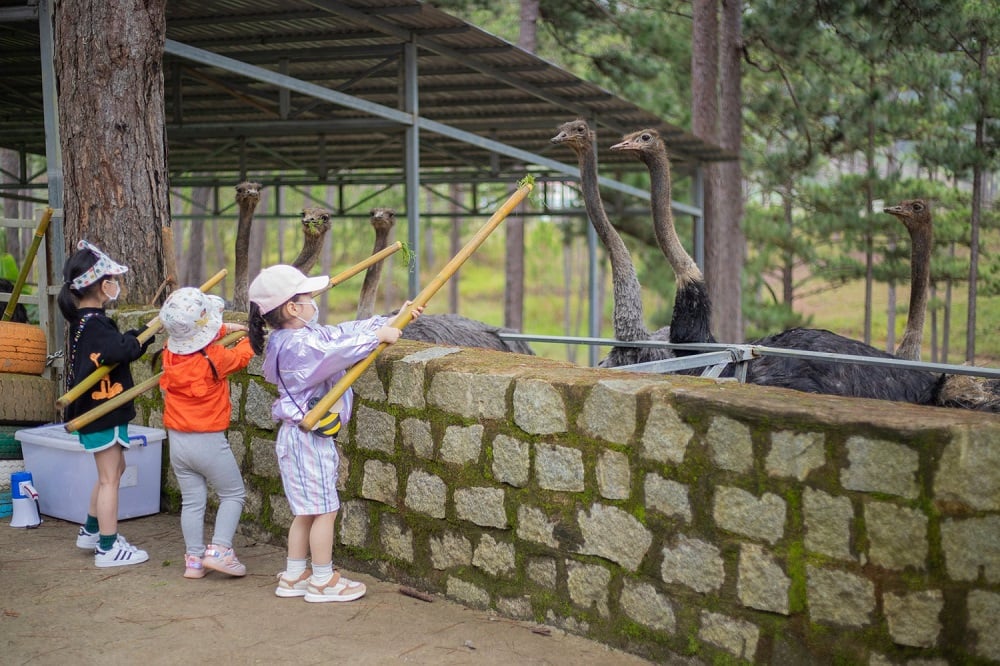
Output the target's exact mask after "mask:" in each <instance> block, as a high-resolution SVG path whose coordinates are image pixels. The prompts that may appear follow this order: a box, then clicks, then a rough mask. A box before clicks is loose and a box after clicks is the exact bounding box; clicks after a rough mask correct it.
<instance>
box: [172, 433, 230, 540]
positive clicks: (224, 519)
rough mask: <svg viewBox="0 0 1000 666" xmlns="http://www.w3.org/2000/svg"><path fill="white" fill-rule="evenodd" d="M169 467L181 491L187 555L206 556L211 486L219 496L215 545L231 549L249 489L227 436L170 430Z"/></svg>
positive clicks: (182, 523)
mask: <svg viewBox="0 0 1000 666" xmlns="http://www.w3.org/2000/svg"><path fill="white" fill-rule="evenodd" d="M168 433H169V436H170V465H171V466H172V467H173V468H174V474H175V475H176V476H177V485H178V486H180V489H181V532H183V533H184V546H185V548H186V552H187V554H188V555H196V556H198V557H201V556H202V555H204V554H205V505H206V503H207V502H208V486H211V487H212V490H214V491H215V492H216V494H217V495H218V496H219V511H218V513H217V514H216V516H215V534H214V535H213V536H212V543H213V544H215V545H216V546H226V547H232V545H233V535H234V534H236V528H237V526H239V524H240V515H241V514H242V513H243V498H244V497H246V488H245V487H244V486H243V476H242V475H241V474H240V468H239V466H237V464H236V458H234V457H233V451H232V449H230V448H229V442H228V441H227V440H226V433H225V432H178V431H177V430H169V431H168Z"/></svg>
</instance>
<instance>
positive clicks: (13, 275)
mask: <svg viewBox="0 0 1000 666" xmlns="http://www.w3.org/2000/svg"><path fill="white" fill-rule="evenodd" d="M17 275H18V270H17V261H16V260H15V259H14V257H13V256H12V255H11V254H10V253H9V252H4V253H3V254H0V278H3V279H4V280H10V281H11V282H14V281H15V280H17Z"/></svg>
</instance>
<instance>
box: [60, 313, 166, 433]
mask: <svg viewBox="0 0 1000 666" xmlns="http://www.w3.org/2000/svg"><path fill="white" fill-rule="evenodd" d="M79 315H80V316H79V318H78V319H76V320H74V321H72V322H71V325H70V327H69V328H68V329H67V331H66V335H67V336H68V337H69V342H70V358H71V361H72V362H71V366H70V368H69V370H70V374H69V376H68V381H67V385H68V388H73V387H74V386H75V385H76V384H78V383H79V382H80V381H82V380H84V379H86V378H87V377H89V376H90V374H91V373H92V372H94V370H96V369H97V368H98V367H99V366H101V365H112V364H117V365H115V367H114V368H113V369H112V370H111V372H110V373H108V374H107V375H106V376H104V377H102V378H101V380H100V381H99V382H97V383H96V384H94V385H93V386H92V387H90V388H89V389H87V390H86V391H85V392H84V394H83V395H81V396H80V397H79V398H77V399H76V400H74V401H73V402H71V403H70V404H69V405H68V406H67V407H66V413H65V420H66V421H70V420H72V419H75V418H76V417H78V416H80V415H81V414H84V413H86V412H89V411H90V410H91V409H94V408H95V407H98V406H100V405H101V404H103V403H105V402H107V401H108V400H110V399H111V398H113V397H115V396H116V395H118V394H120V393H122V392H123V391H127V390H128V389H130V388H132V386H134V384H135V382H134V381H133V380H132V371H131V369H130V368H129V363H131V362H132V361H134V360H136V359H137V358H139V357H140V356H142V354H143V352H145V348H146V347H147V346H148V344H149V341H147V344H146V345H140V344H139V340H138V339H137V338H136V332H135V331H129V332H127V333H121V332H119V331H118V325H117V324H116V323H115V322H114V320H113V319H111V318H110V317H108V316H107V315H106V314H104V310H103V309H101V308H81V309H80V311H79ZM150 341H151V340H150ZM134 418H135V405H134V404H133V402H132V401H131V400H129V401H128V402H126V403H125V404H124V405H120V406H119V407H117V408H116V409H115V410H113V411H112V412H110V413H108V414H105V415H104V416H102V417H100V418H98V419H96V420H94V421H93V422H92V423H89V424H87V425H85V426H84V427H82V428H80V432H82V433H91V432H98V431H100V430H107V429H108V428H112V427H114V426H118V425H121V424H124V423H128V422H130V421H131V420H132V419H134Z"/></svg>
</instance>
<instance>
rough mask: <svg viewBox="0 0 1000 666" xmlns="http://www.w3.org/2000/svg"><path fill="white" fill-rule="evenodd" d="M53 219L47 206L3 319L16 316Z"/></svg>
mask: <svg viewBox="0 0 1000 666" xmlns="http://www.w3.org/2000/svg"><path fill="white" fill-rule="evenodd" d="M51 219H52V209H51V208H46V209H45V212H44V213H42V219H41V221H40V222H39V223H38V227H36V228H35V235H34V236H33V237H32V239H31V245H30V246H28V252H27V253H26V254H25V255H24V261H23V262H22V263H21V271H20V272H19V273H18V274H17V282H15V283H14V289H13V290H12V291H11V292H10V297H9V298H8V300H7V307H6V308H5V309H4V312H3V321H10V320H11V318H12V317H13V316H14V308H16V307H17V299H19V298H20V297H21V290H22V289H24V283H25V281H26V280H27V279H28V273H30V272H31V265H32V264H33V263H35V255H36V254H37V253H38V246H39V245H41V243H42V238H44V237H45V232H46V231H47V230H48V228H49V221H50V220H51Z"/></svg>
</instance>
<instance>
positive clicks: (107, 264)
mask: <svg viewBox="0 0 1000 666" xmlns="http://www.w3.org/2000/svg"><path fill="white" fill-rule="evenodd" d="M76 249H77V250H90V251H91V252H92V253H93V254H94V256H96V257H97V261H96V262H95V263H94V265H93V266H91V267H90V268H88V269H87V270H86V271H84V272H83V273H81V274H80V275H77V276H76V277H75V278H73V281H72V282H71V283H70V286H71V287H73V289H76V290H77V291H80V290H81V289H84V288H85V287H89V286H90V285H92V284H94V283H95V282H97V281H98V280H100V279H101V278H102V277H104V276H106V275H123V274H125V273H127V272H128V266H123V265H121V264H119V263H118V262H117V261H115V260H114V259H112V258H111V257H109V256H108V255H106V254H104V253H103V252H101V250H100V249H98V247H97V246H96V245H93V244H91V243H88V242H87V241H85V240H82V241H80V242H79V243H77V244H76Z"/></svg>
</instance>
